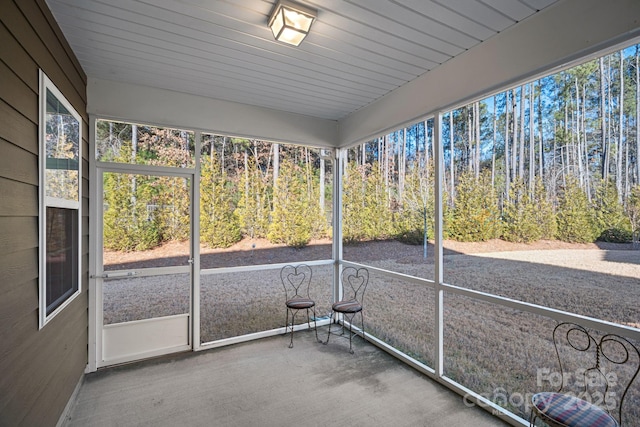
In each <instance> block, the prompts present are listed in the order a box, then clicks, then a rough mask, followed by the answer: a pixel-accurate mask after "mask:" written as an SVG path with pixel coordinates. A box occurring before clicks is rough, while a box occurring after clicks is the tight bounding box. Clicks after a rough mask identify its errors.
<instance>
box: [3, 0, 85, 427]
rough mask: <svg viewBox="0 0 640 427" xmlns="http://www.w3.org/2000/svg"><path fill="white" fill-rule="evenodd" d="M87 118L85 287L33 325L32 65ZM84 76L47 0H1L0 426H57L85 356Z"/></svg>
mask: <svg viewBox="0 0 640 427" xmlns="http://www.w3.org/2000/svg"><path fill="white" fill-rule="evenodd" d="M40 68H41V69H42V70H44V72H45V73H46V74H47V75H48V76H49V78H50V79H51V80H52V81H53V82H54V84H55V85H56V86H57V87H58V88H59V89H60V90H61V91H62V93H63V94H64V96H65V97H66V98H67V99H68V100H69V102H71V104H72V105H73V106H74V108H75V109H76V110H77V111H78V112H79V113H80V115H81V116H82V117H83V129H82V133H83V135H82V136H83V140H84V141H83V147H82V150H83V157H84V158H83V171H82V172H83V177H82V178H83V179H82V185H83V198H82V209H83V219H82V227H83V239H82V254H83V256H82V271H83V274H82V291H83V292H82V295H80V296H79V297H78V298H76V299H75V300H74V301H73V302H72V304H70V305H69V306H68V307H67V308H66V309H64V310H63V312H61V313H60V314H59V315H57V316H56V317H55V318H54V319H52V320H51V321H50V322H49V323H48V324H47V325H46V326H45V327H44V328H43V329H42V330H38V245H39V243H38V120H39V119H38V91H39V85H38V69H40ZM86 104H87V99H86V76H85V74H84V72H83V71H82V68H81V67H80V64H79V63H78V61H77V59H76V58H75V56H74V55H73V53H72V51H71V48H70V47H69V45H68V44H67V42H66V40H65V39H64V36H63V35H62V32H61V31H60V29H59V27H58V25H57V24H56V22H55V20H54V18H53V16H52V14H51V12H50V11H49V9H48V7H47V5H46V3H45V0H0V426H20V425H25V426H54V425H56V423H57V422H58V419H59V417H60V415H61V414H62V411H63V410H64V408H65V405H66V404H67V402H68V401H69V398H70V397H71V395H72V393H73V391H74V389H75V387H76V385H77V383H78V381H79V380H80V378H81V376H82V374H83V371H84V368H85V366H86V364H87V340H88V313H87V301H88V297H87V295H88V292H87V288H88V273H87V271H88V231H89V226H88V225H89V219H88V213H89V203H88V189H89V185H88V176H89V173H88V172H89V167H88V161H87V159H88V156H87V154H88V152H89V148H88V143H87V141H88V119H87V114H86Z"/></svg>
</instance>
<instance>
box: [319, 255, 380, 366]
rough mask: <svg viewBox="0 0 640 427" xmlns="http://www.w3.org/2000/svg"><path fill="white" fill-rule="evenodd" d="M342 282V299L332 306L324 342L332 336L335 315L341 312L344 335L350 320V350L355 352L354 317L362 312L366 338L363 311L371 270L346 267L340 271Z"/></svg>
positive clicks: (361, 317)
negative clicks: (353, 341) (345, 326)
mask: <svg viewBox="0 0 640 427" xmlns="http://www.w3.org/2000/svg"><path fill="white" fill-rule="evenodd" d="M340 282H341V284H342V293H343V297H342V299H341V300H340V301H338V302H335V303H334V304H333V305H332V306H331V317H330V318H329V331H328V333H327V341H325V342H324V344H328V343H329V337H330V336H331V323H333V315H334V314H336V313H340V314H342V315H343V319H342V334H341V335H344V322H345V321H346V320H348V322H349V352H350V353H351V354H353V347H352V344H351V342H352V338H353V332H352V328H351V325H352V323H353V318H354V317H355V316H356V314H358V313H360V320H361V324H362V338H364V313H363V311H364V310H363V308H364V306H363V300H364V292H365V290H366V289H367V284H368V283H369V271H368V270H367V269H366V268H355V267H345V268H343V269H342V272H341V273H340Z"/></svg>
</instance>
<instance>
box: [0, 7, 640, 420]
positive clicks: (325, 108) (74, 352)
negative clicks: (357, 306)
mask: <svg viewBox="0 0 640 427" xmlns="http://www.w3.org/2000/svg"><path fill="white" fill-rule="evenodd" d="M276 3H277V2H274V1H229V2H228V1H195V0H188V1H186V0H185V1H172V0H166V1H163V2H161V3H160V4H155V3H154V4H151V3H147V2H142V1H120V2H116V3H111V2H99V1H75V0H46V1H45V0H32V1H28V2H19V1H10V2H8V5H7V7H6V8H4V7H3V11H2V12H0V14H1V16H2V23H3V27H2V29H3V39H6V40H7V41H8V42H7V44H6V46H8V47H7V48H6V49H5V50H4V51H3V52H2V53H0V57H1V58H2V61H3V64H4V67H3V68H4V70H3V71H2V73H3V76H6V79H4V78H3V93H2V100H3V105H4V106H5V111H6V114H5V118H4V119H3V121H2V122H1V123H3V124H4V129H5V131H3V132H4V133H3V134H2V135H0V138H1V142H2V144H3V145H2V147H3V148H2V150H3V153H4V152H6V153H7V155H6V156H3V157H5V161H4V163H3V165H4V166H3V169H4V170H3V172H2V178H1V179H2V181H0V184H1V185H2V187H0V189H2V191H3V197H2V198H3V201H4V202H3V205H4V207H3V208H0V212H2V215H1V216H0V224H1V225H0V226H1V227H2V230H3V233H5V234H6V236H7V237H6V238H5V239H4V240H5V241H6V245H5V247H6V248H5V249H4V250H3V255H2V259H1V264H0V265H3V269H4V270H3V271H6V272H7V275H6V276H7V281H6V284H5V285H2V286H3V287H4V288H5V289H3V292H4V293H5V294H6V296H7V298H6V301H5V303H4V304H3V314H4V313H5V312H6V313H7V314H6V316H3V317H5V318H6V319H7V320H9V323H7V325H8V326H6V330H5V332H6V334H5V335H6V337H7V343H8V344H9V345H8V346H7V350H6V351H3V354H2V359H1V362H2V365H1V366H3V371H6V372H11V374H9V376H8V377H7V379H6V381H4V382H3V383H2V384H3V385H2V390H3V391H5V390H6V393H4V395H5V396H6V397H4V398H3V404H2V406H0V411H1V412H0V414H2V416H1V417H0V420H4V419H6V420H8V423H9V424H12V425H20V424H24V425H29V424H31V425H33V424H34V423H35V424H41V425H54V424H55V423H56V422H57V421H59V422H60V423H63V422H67V421H69V419H68V417H69V416H70V415H69V414H71V413H72V410H73V404H74V402H75V401H76V400H77V399H78V393H82V390H83V389H82V383H83V381H82V378H83V377H84V376H85V375H86V376H89V377H90V376H91V375H95V374H94V373H95V372H98V373H100V372H107V371H108V370H109V369H114V367H117V366H119V365H123V364H127V366H135V364H136V363H138V362H140V361H143V360H147V359H152V358H156V357H160V356H164V357H166V356H171V355H176V354H178V353H199V352H203V353H202V354H204V353H205V352H207V351H209V350H212V351H210V353H211V354H213V355H214V356H215V354H216V353H215V351H216V350H219V349H220V348H227V347H229V348H234V346H236V345H238V344H241V343H245V344H246V343H248V342H252V343H253V342H255V343H260V342H261V340H264V342H268V343H269V344H268V345H269V346H273V342H274V341H272V340H274V339H276V340H277V341H276V342H277V343H278V345H279V344H280V343H281V344H282V349H281V352H282V353H278V352H279V351H280V350H279V349H276V350H275V352H274V349H273V348H269V349H268V351H267V349H264V351H265V354H269V355H270V356H269V357H276V358H277V357H278V356H277V355H278V354H282V355H283V356H282V357H283V358H288V357H293V356H285V355H286V354H287V352H290V353H293V354H296V353H295V352H296V351H306V352H309V351H316V350H315V349H318V350H317V351H319V352H322V351H326V350H322V349H323V348H324V349H326V348H327V347H331V346H335V347H334V349H335V348H337V349H340V350H344V353H343V356H344V358H345V363H346V364H351V363H357V361H358V358H359V357H361V358H364V357H363V354H364V353H366V352H367V351H369V350H363V348H370V349H375V350H376V351H382V352H384V353H385V354H389V355H391V356H393V358H394V360H396V361H399V362H401V363H404V364H406V365H408V366H409V367H411V369H412V370H413V371H415V372H417V373H419V374H420V375H421V376H423V377H425V378H428V379H429V380H433V383H434V384H438V386H443V387H445V388H447V389H450V390H452V391H453V392H455V393H457V394H458V395H459V396H460V399H461V400H460V402H461V405H460V406H461V407H472V406H477V407H481V408H483V409H485V410H486V411H488V412H489V413H490V414H492V415H493V416H495V417H496V422H506V423H508V424H511V425H527V420H528V419H529V416H530V411H531V408H530V403H531V395H532V394H534V393H536V392H540V391H545V390H547V389H550V388H554V387H555V386H556V385H557V384H555V382H556V380H557V378H556V374H557V373H558V372H557V367H556V362H555V360H556V359H555V357H556V353H555V351H554V347H553V342H552V341H551V335H552V333H553V331H554V327H555V326H556V325H557V324H558V323H561V322H575V323H578V324H580V325H582V326H584V327H585V328H588V329H589V330H590V331H594V333H595V334H599V335H604V334H617V335H620V336H622V337H625V338H626V339H628V340H629V341H630V342H632V343H635V344H639V343H640V329H639V327H640V308H639V307H640V304H638V302H639V301H640V252H639V251H638V249H639V248H640V237H639V235H640V160H638V159H639V158H640V133H639V127H638V121H639V117H640V112H639V111H640V78H639V77H638V76H639V75H640V74H639V73H640V71H639V70H640V66H639V57H640V45H639V43H640V38H639V37H640V24H639V23H638V19H637V16H640V5H639V4H638V3H637V2H635V1H622V0H616V1H610V2H601V1H595V0H594V1H585V0H582V1H581V0H557V1H555V0H519V1H515V0H514V1H511V0H504V1H480V0H469V1H458V2H437V1H425V2H420V1H404V0H402V1H400V0H399V1H388V0H376V1H348V2H347V1H330V2H310V1H304V2H301V4H300V5H297V7H299V8H300V9H298V11H299V12H301V13H302V12H304V13H307V14H309V16H310V20H311V21H312V25H311V28H310V29H309V30H308V31H306V32H308V34H306V38H304V40H303V41H302V42H301V43H300V44H299V46H292V45H289V44H286V43H283V42H281V41H277V40H275V39H274V37H276V36H279V35H281V34H279V30H277V29H273V30H272V29H270V28H269V26H268V24H269V23H270V19H269V17H270V16H273V17H274V18H273V20H274V21H277V16H278V13H277V8H276ZM283 5H284V6H289V7H294V8H295V7H296V5H295V4H293V5H291V4H289V3H288V2H283ZM283 13H284V12H283ZM293 30H294V29H292V31H293ZM295 31H298V29H295ZM5 81H6V82H7V84H5V83H4V82H5ZM25 100H28V101H25ZM34 109H35V111H34ZM25 171H27V172H25ZM14 200H15V203H14V202H13V201H14ZM25 236H26V237H25ZM298 264H306V265H308V266H310V267H311V270H312V271H313V278H312V285H311V290H310V293H311V295H312V296H313V299H314V301H315V303H316V306H315V313H314V316H313V319H312V320H313V321H315V323H316V324H317V326H318V334H320V336H321V337H323V339H322V340H324V335H322V334H325V335H326V334H327V329H328V326H329V323H330V314H331V306H332V303H333V302H335V301H337V300H338V299H339V298H340V296H341V295H342V292H343V290H342V288H341V282H340V278H341V276H340V274H341V271H342V270H343V269H344V268H345V267H355V268H366V269H367V271H368V275H369V276H368V277H369V282H368V287H367V289H366V295H365V297H364V298H365V299H364V310H363V313H364V319H365V320H364V331H363V328H362V327H361V323H360V321H359V320H358V321H357V322H353V325H351V326H352V327H353V329H354V331H355V332H356V334H357V335H358V337H356V338H354V340H356V341H357V342H358V344H357V345H358V347H357V348H356V351H355V352H354V354H350V353H349V351H348V350H349V341H348V340H346V341H345V340H341V339H336V340H335V341H334V340H333V338H332V340H331V342H330V343H328V344H327V345H326V347H325V346H322V345H319V344H318V343H316V342H311V341H310V340H309V337H310V336H311V334H312V333H310V332H309V331H308V330H307V329H310V325H309V323H308V322H307V319H306V317H305V318H303V316H299V317H296V326H295V328H294V329H295V332H294V338H293V339H294V340H295V346H294V347H293V348H291V349H290V348H287V347H288V344H289V337H288V336H286V337H282V335H283V334H285V332H286V331H287V329H286V327H285V321H286V320H285V307H284V299H285V296H284V294H283V289H282V283H281V270H282V268H283V267H285V266H287V265H298ZM16 319H17V320H16ZM287 320H288V317H287ZM311 324H313V322H311ZM3 330H4V329H3ZM327 336H328V335H327ZM25 337H26V338H25ZM267 340H269V341H267ZM363 346H364V347H363ZM301 347H302V348H303V349H304V350H301ZM239 348H241V347H239ZM256 348H257V350H256V351H258V352H260V351H263V350H260V347H256ZM214 349H216V350H214ZM33 353H38V354H37V355H35V354H33ZM367 354H368V353H367ZM45 355H50V357H48V356H45ZM318 363H319V365H320V364H321V362H318ZM35 366H38V368H34V369H35V370H34V371H33V372H35V373H34V378H32V379H23V378H22V377H21V374H20V372H25V371H28V370H30V369H31V368H32V367H35ZM116 369H119V368H116ZM127 369H128V368H127ZM614 374H616V375H620V376H621V377H622V376H624V375H626V374H627V372H626V371H615V372H614ZM79 380H80V382H78V381H79ZM241 380H244V379H241ZM247 381H250V380H249V379H247ZM60 390H61V391H60ZM619 391H620V390H618V389H615V390H614V394H615V393H618V392H619ZM187 406H188V405H187ZM638 408H640V385H638V383H637V381H636V382H635V383H634V385H633V386H632V387H631V388H630V391H629V392H628V393H627V395H626V396H625V402H624V407H623V412H622V417H623V420H624V425H628V426H636V425H640V412H639V411H640V409H638ZM485 415H486V414H485ZM226 422H230V421H229V420H227V421H226ZM381 422H382V418H378V419H377V421H376V419H373V420H372V421H371V423H372V424H374V425H376V423H381ZM312 424H313V423H312Z"/></svg>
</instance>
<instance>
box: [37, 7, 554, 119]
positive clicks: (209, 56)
mask: <svg viewBox="0 0 640 427" xmlns="http://www.w3.org/2000/svg"><path fill="white" fill-rule="evenodd" d="M274 2H275V0H227V1H224V0H47V3H48V5H49V7H50V8H51V10H52V12H53V14H54V16H55V18H56V20H57V21H58V23H59V25H60V27H61V28H62V31H63V32H64V34H65V36H66V38H67V40H68V41H69V43H70V44H71V47H72V49H73V50H74V52H75V54H76V55H77V57H78V59H79V60H80V63H81V64H82V67H83V69H84V71H85V72H86V73H87V75H88V76H89V77H96V78H100V79H105V80H114V81H118V82H125V83H134V84H140V85H146V86H153V87H159V88H164V89H170V90H175V91H179V92H185V93H191V94H197V95H202V96H206V97H211V98H217V99H222V100H227V101H235V102H239V103H244V104H250V105H256V106H263V107H268V108H274V109H277V110H282V111H288V112H295V113H300V114H304V115H308V116H313V117H318V118H325V119H333V120H339V119H341V118H343V117H345V116H347V115H348V114H349V113H352V112H353V111H356V110H358V109H360V108H362V107H364V106H366V105H368V104H369V103H371V102H373V101H375V100H376V99H378V98H380V97H381V96H383V95H385V94H386V93H388V92H390V91H392V90H394V89H396V88H397V87H399V86H402V85H403V84H405V83H407V82H409V81H411V80H413V79H415V78H416V77H418V76H420V75H422V74H424V73H427V72H428V71H429V70H432V69H433V68H435V67H437V66H438V65H439V64H442V63H443V62H445V61H447V60H449V59H451V58H452V57H455V56H456V55H459V54H460V53H462V52H464V51H465V50H468V49H471V48H473V47H474V46H475V45H477V44H479V43H482V42H483V41H484V40H487V39H488V38H490V37H492V36H493V35H495V34H497V33H498V32H501V31H504V30H505V29H506V28H509V27H511V26H513V25H517V23H518V22H520V21H522V20H523V19H526V18H527V17H529V16H531V15H532V14H535V13H536V12H537V11H539V10H541V9H543V8H545V7H548V6H549V5H551V4H552V3H555V2H556V0H307V1H301V3H303V4H306V5H308V6H310V7H313V8H315V9H317V10H318V18H317V20H316V22H315V23H314V24H313V26H312V28H311V32H310V34H309V36H308V37H307V38H306V40H305V41H304V42H303V43H302V44H301V45H300V46H299V47H297V48H296V47H290V46H287V45H284V44H281V43H279V42H276V41H275V40H274V39H273V36H272V34H271V31H270V30H269V28H268V27H267V21H268V19H269V13H270V12H271V9H272V8H273V5H274Z"/></svg>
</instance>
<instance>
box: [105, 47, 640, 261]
mask: <svg viewBox="0 0 640 427" xmlns="http://www.w3.org/2000/svg"><path fill="white" fill-rule="evenodd" d="M639 51H640V45H635V46H631V47H629V48H626V49H623V50H620V51H618V52H615V53H612V54H610V55H607V56H604V57H601V58H598V59H595V60H592V61H589V62H586V63H584V64H581V65H579V66H576V67H573V68H570V69H567V70H565V71H562V72H559V73H557V74H554V75H551V76H547V77H544V78H541V79H539V80H536V81H533V82H530V83H526V84H523V85H521V86H518V87H514V88H512V89H510V90H507V91H505V92H501V93H499V94H496V95H494V96H491V97H488V98H485V99H482V100H478V101H476V102H474V103H471V104H469V105H466V106H463V107H461V108H457V109H454V110H451V111H448V112H445V113H444V115H443V123H442V128H441V129H442V142H443V149H444V150H443V152H444V182H443V185H444V190H445V192H446V194H445V198H444V236H445V238H449V239H454V240H460V241H486V240H489V239H494V238H501V239H504V240H507V241H513V242H533V241H536V240H540V239H558V240H562V241H566V242H593V241H596V240H603V241H612V242H630V241H635V242H637V241H638V235H639V231H640V159H639V157H640V127H639V126H638V121H639V118H640V84H639V82H640V71H639V70H640V67H639V56H640V53H639ZM194 138H195V135H194V133H193V132H187V131H181V130H174V129H161V128H157V127H152V126H143V125H133V124H127V123H118V122H112V121H104V120H100V121H98V124H97V137H96V141H97V144H96V146H97V153H96V154H97V158H98V160H100V161H105V162H120V163H135V164H147V165H159V166H169V167H179V168H184V167H195V139H194ZM321 154H322V150H320V149H315V148H309V147H304V146H293V145H283V144H278V143H272V142H266V141H259V140H250V139H244V138H234V137H229V136H220V135H212V134H203V136H202V141H201V164H200V238H201V241H202V243H204V244H206V245H208V246H210V247H228V246H230V245H232V244H234V243H236V242H238V241H240V240H241V239H243V238H251V239H256V238H266V239H268V240H269V241H271V242H272V243H284V244H286V245H289V246H293V247H302V246H305V245H307V244H308V243H309V242H310V241H311V240H312V239H322V238H327V237H330V236H331V232H332V223H331V218H332V204H331V200H332V198H333V194H332V193H333V184H332V168H333V167H334V163H333V162H331V161H329V160H328V159H327V157H326V156H324V155H321ZM433 154H434V152H433V121H432V120H427V121H423V122H418V123H415V124H414V125H412V126H408V127H406V128H403V129H399V130H397V131H396V132H392V133H390V134H388V135H385V136H383V137H380V138H376V139H374V140H373V141H369V142H367V143H365V144H361V145H358V146H355V147H352V148H350V149H349V150H348V152H347V153H346V156H347V157H346V158H347V163H346V168H345V171H344V175H343V183H342V184H343V222H342V225H343V236H344V240H345V242H346V243H349V242H356V241H366V240H387V239H397V240H400V241H403V242H407V243H412V244H426V240H427V238H429V237H432V232H433V224H434V211H435V209H434V198H433V195H434V191H433V190H434V163H433V161H434V157H433ZM189 188H190V186H189V182H188V181H187V180H186V179H184V178H176V177H162V176H153V175H131V174H120V173H105V174H104V194H105V196H104V197H105V199H104V203H105V213H104V245H105V248H107V249H112V250H119V251H134V250H135V251H137V250H145V249H150V248H153V247H155V246H158V245H161V244H162V243H163V242H168V241H176V240H187V239H188V236H189V209H190V206H189V191H190V189H189ZM425 247H426V246H425Z"/></svg>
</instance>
